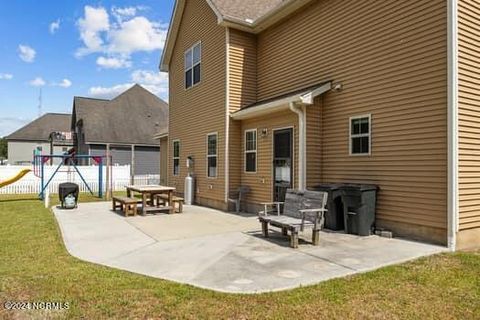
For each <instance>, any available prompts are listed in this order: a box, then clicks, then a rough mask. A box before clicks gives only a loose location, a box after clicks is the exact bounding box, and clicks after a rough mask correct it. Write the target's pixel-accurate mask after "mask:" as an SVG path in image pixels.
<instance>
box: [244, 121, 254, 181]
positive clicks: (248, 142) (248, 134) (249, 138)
mask: <svg viewBox="0 0 480 320" xmlns="http://www.w3.org/2000/svg"><path fill="white" fill-rule="evenodd" d="M245 172H257V129H252V130H246V131H245Z"/></svg>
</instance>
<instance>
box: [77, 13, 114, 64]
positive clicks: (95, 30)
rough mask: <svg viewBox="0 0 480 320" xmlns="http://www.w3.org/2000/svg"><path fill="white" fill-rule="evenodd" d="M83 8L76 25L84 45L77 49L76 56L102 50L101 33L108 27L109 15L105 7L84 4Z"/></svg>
mask: <svg viewBox="0 0 480 320" xmlns="http://www.w3.org/2000/svg"><path fill="white" fill-rule="evenodd" d="M84 10H85V16H84V18H80V19H78V21H77V26H78V29H79V31H80V38H81V39H82V41H83V43H84V45H85V47H84V48H80V49H79V50H78V51H77V55H78V56H82V55H86V54H89V53H92V52H98V51H102V50H103V39H102V37H101V33H102V32H106V31H108V30H109V29H110V22H109V16H108V13H107V10H105V8H103V7H98V8H94V7H91V6H85V8H84Z"/></svg>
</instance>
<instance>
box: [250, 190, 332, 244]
mask: <svg viewBox="0 0 480 320" xmlns="http://www.w3.org/2000/svg"><path fill="white" fill-rule="evenodd" d="M327 197H328V193H326V192H320V191H304V192H296V191H294V190H288V191H287V193H286V196H285V202H269V203H263V205H264V211H260V212H259V218H258V219H259V221H260V223H261V224H262V233H263V236H264V237H266V238H268V237H269V234H268V227H269V226H273V227H277V228H280V229H281V230H282V234H283V235H285V236H287V235H288V232H290V247H292V248H298V233H299V231H303V230H304V228H312V243H313V245H316V246H317V245H318V244H319V242H320V238H319V237H320V230H321V229H322V228H323V224H324V215H325V212H326V211H327V209H325V206H326V205H327ZM282 207H283V212H282Z"/></svg>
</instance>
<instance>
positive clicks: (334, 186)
mask: <svg viewBox="0 0 480 320" xmlns="http://www.w3.org/2000/svg"><path fill="white" fill-rule="evenodd" d="M342 186H343V184H342V183H322V184H317V185H315V186H313V188H312V189H313V190H322V191H323V190H330V191H334V190H338V189H340V188H341V187H342Z"/></svg>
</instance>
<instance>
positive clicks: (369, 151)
mask: <svg viewBox="0 0 480 320" xmlns="http://www.w3.org/2000/svg"><path fill="white" fill-rule="evenodd" d="M362 118H368V134H367V133H360V134H354V135H352V120H356V119H362ZM361 137H368V153H353V152H352V139H353V138H361ZM348 153H349V155H350V156H353V157H365V156H367V157H368V156H370V155H372V115H371V114H364V115H360V116H353V117H350V118H349V120H348Z"/></svg>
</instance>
